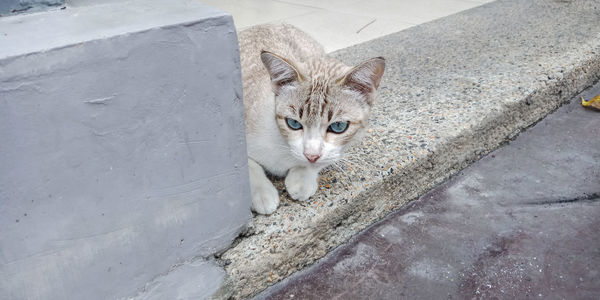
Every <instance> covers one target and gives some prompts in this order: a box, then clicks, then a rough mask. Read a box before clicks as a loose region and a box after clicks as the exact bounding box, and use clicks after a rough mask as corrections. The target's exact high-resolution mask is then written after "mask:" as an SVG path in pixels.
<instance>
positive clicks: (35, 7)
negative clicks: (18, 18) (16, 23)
mask: <svg viewBox="0 0 600 300" xmlns="http://www.w3.org/2000/svg"><path fill="white" fill-rule="evenodd" d="M64 4H65V0H2V1H0V15H9V14H18V13H24V12H33V11H41V10H47V9H51V8H56V7H59V6H61V5H64Z"/></svg>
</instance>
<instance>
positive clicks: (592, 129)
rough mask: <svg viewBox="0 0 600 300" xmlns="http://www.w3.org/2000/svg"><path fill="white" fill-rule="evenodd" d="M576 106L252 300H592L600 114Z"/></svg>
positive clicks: (598, 235)
mask: <svg viewBox="0 0 600 300" xmlns="http://www.w3.org/2000/svg"><path fill="white" fill-rule="evenodd" d="M597 94H600V83H598V84H596V85H595V87H594V88H593V89H590V90H587V91H586V92H584V93H583V96H584V97H585V98H586V99H589V98H591V97H592V96H593V95H597ZM580 103H581V101H580V98H575V99H573V100H572V101H571V103H570V104H568V105H565V106H563V107H561V108H560V109H559V110H558V111H557V112H555V113H554V114H552V115H550V116H548V117H547V118H546V119H544V120H542V121H541V122H539V123H538V124H537V125H535V126H534V127H532V128H530V129H528V130H527V131H526V132H524V133H522V134H521V135H519V137H518V138H517V139H516V140H515V141H513V142H511V143H510V144H509V145H507V146H505V147H503V148H500V149H498V150H496V151H494V152H492V153H490V154H489V155H487V156H486V157H484V158H483V159H481V160H480V161H478V162H476V163H475V164H473V165H471V166H470V167H468V168H467V169H465V170H463V171H462V172H460V173H459V174H458V175H456V176H455V177H453V178H451V179H450V180H449V181H448V182H446V183H444V184H442V185H441V186H439V187H436V188H435V189H433V190H432V191H430V192H429V193H427V194H425V195H424V196H422V197H420V199H418V200H416V201H414V202H412V203H411V204H410V205H409V206H408V207H406V208H404V209H401V210H400V211H398V212H395V213H393V214H392V215H390V216H388V217H387V218H386V219H385V220H383V221H382V222H380V223H378V224H376V225H374V226H372V227H370V228H369V229H367V230H365V231H364V232H362V233H361V234H360V235H358V236H357V237H355V238H353V239H352V240H351V241H350V242H349V243H348V244H347V245H344V246H341V247H339V248H338V249H336V250H335V251H333V252H332V253H331V254H330V255H328V256H327V257H326V258H324V259H323V260H321V261H320V262H318V263H317V264H315V265H314V266H313V267H311V268H309V269H307V270H305V271H303V272H300V273H298V274H296V275H294V276H292V277H291V278H289V279H286V280H284V281H283V282H281V283H280V284H277V285H275V286H274V287H273V288H271V289H270V290H267V291H266V292H265V293H263V294H261V295H259V297H257V298H258V299H530V298H536V299H598V297H600V264H598V261H600V230H599V228H600V111H592V110H588V109H585V108H583V107H581V104H580Z"/></svg>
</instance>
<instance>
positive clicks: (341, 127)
mask: <svg viewBox="0 0 600 300" xmlns="http://www.w3.org/2000/svg"><path fill="white" fill-rule="evenodd" d="M346 129H348V122H334V123H331V124H330V125H329V127H327V131H329V132H333V133H343V132H344V131H346Z"/></svg>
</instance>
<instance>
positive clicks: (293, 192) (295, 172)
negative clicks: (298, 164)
mask: <svg viewBox="0 0 600 300" xmlns="http://www.w3.org/2000/svg"><path fill="white" fill-rule="evenodd" d="M317 176H318V172H317V173H315V172H310V171H305V169H291V170H290V172H289V173H288V175H287V176H286V177H285V188H286V190H287V191H288V193H289V194H290V196H291V197H292V198H293V199H294V200H299V201H306V200H308V198H310V196H312V195H314V194H315V193H316V192H317V188H318V187H319V185H318V184H317Z"/></svg>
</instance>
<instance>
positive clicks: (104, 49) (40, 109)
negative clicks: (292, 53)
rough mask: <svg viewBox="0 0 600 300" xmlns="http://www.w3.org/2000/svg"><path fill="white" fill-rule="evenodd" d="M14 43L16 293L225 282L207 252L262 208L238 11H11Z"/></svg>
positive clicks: (181, 6) (4, 218) (1, 282)
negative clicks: (249, 141)
mask: <svg viewBox="0 0 600 300" xmlns="http://www.w3.org/2000/svg"><path fill="white" fill-rule="evenodd" d="M0 45H2V46H0V136H1V137H2V142H1V143H0V228H2V230H0V299H117V298H122V297H130V296H134V295H136V294H137V293H138V292H139V293H140V295H142V296H143V297H145V298H161V295H173V294H172V293H175V292H177V294H178V295H199V294H210V293H212V292H213V291H214V290H215V289H216V288H218V286H219V283H220V282H219V281H220V280H221V279H222V278H223V276H224V275H223V274H222V276H221V277H215V276H213V275H210V274H214V273H215V271H214V268H215V266H216V265H215V264H214V262H212V261H210V260H208V261H206V262H205V261H204V259H203V257H210V256H212V255H213V254H214V253H215V252H217V251H221V250H222V249H223V248H225V247H228V246H229V245H230V243H231V241H232V240H233V239H234V238H235V237H236V236H238V234H239V232H240V231H241V230H242V228H243V227H244V226H245V225H246V223H247V222H248V221H249V220H250V218H251V213H250V205H251V201H250V192H249V184H248V169H247V158H246V150H245V149H246V147H245V134H244V122H243V107H242V101H241V99H240V97H241V77H240V67H239V53H238V47H237V38H236V33H235V28H234V26H233V21H232V19H231V16H230V15H228V14H226V13H223V12H220V11H217V10H215V9H212V8H208V7H206V6H203V5H201V4H198V3H197V2H195V1H168V2H165V1H140V2H135V1H128V2H127V3H125V4H122V5H121V4H116V3H115V4H111V5H107V6H93V7H78V8H69V9H65V10H56V11H48V12H42V13H35V14H28V15H19V16H11V17H3V18H0ZM215 87H218V88H215ZM196 259H199V261H197V262H196V261H195V260H196ZM211 264H212V265H211ZM203 272H207V273H203ZM204 275H206V276H208V275H210V277H211V278H212V279H214V280H213V281H204V280H203V279H202V278H203V276H204ZM183 279H186V280H183ZM217 279H219V280H217ZM187 280H189V281H187ZM208 283H210V285H211V286H210V287H207V286H204V285H203V284H208ZM153 295H154V296H153ZM169 298H170V297H169Z"/></svg>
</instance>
